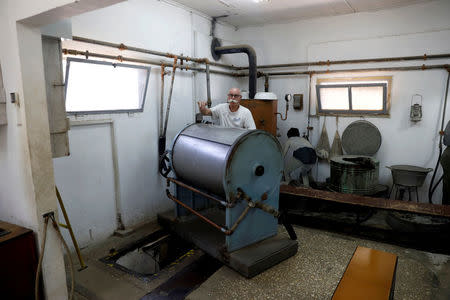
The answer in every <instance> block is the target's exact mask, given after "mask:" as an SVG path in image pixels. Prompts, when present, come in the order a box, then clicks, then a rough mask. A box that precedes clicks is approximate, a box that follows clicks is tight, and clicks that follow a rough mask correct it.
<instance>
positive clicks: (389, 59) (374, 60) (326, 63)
mask: <svg viewBox="0 0 450 300" xmlns="http://www.w3.org/2000/svg"><path fill="white" fill-rule="evenodd" d="M445 58H450V53H445V54H435V55H426V54H424V55H417V56H400V57H385V58H366V59H349V60H327V61H315V62H300V63H286V64H273V65H261V66H258V69H274V68H291V67H312V66H329V65H342V64H361V63H379V62H394V61H411V60H428V59H445ZM246 69H248V67H238V68H236V69H235V70H246Z"/></svg>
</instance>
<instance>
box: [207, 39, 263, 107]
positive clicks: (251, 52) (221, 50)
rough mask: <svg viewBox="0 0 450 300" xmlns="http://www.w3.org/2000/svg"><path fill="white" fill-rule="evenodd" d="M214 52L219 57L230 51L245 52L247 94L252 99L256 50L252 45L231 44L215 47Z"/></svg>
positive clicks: (254, 90) (230, 52)
mask: <svg viewBox="0 0 450 300" xmlns="http://www.w3.org/2000/svg"><path fill="white" fill-rule="evenodd" d="M214 52H215V53H216V55H217V56H219V57H220V55H222V54H232V53H245V54H247V56H248V77H249V78H248V94H249V98H250V99H253V98H254V97H255V94H256V79H257V72H256V52H255V49H253V47H251V46H249V45H233V46H223V47H215V48H214Z"/></svg>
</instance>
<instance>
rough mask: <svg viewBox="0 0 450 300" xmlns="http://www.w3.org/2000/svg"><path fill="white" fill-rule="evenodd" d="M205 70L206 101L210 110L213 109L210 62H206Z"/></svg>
mask: <svg viewBox="0 0 450 300" xmlns="http://www.w3.org/2000/svg"><path fill="white" fill-rule="evenodd" d="M205 69H206V97H207V98H206V99H207V104H208V108H211V84H210V80H209V61H208V60H206V62H205Z"/></svg>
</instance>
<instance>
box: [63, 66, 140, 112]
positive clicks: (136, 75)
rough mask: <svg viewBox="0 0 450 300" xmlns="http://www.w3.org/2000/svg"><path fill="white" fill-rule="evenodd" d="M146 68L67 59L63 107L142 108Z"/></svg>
mask: <svg viewBox="0 0 450 300" xmlns="http://www.w3.org/2000/svg"><path fill="white" fill-rule="evenodd" d="M147 77H148V70H147V69H136V68H129V67H123V66H116V67H113V66H112V65H102V64H93V63H84V62H77V61H71V62H70V67H69V77H68V78H69V79H68V83H67V84H68V85H67V91H66V110H67V111H68V112H74V111H110V110H136V109H140V108H142V103H143V100H144V95H145V88H146V82H147Z"/></svg>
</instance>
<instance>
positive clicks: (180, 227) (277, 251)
mask: <svg viewBox="0 0 450 300" xmlns="http://www.w3.org/2000/svg"><path fill="white" fill-rule="evenodd" d="M222 213H223V212H222V211H220V210H211V211H209V212H207V213H206V214H204V215H205V216H207V217H208V218H210V219H212V220H218V219H223V216H221V214H222ZM158 222H159V224H160V225H161V226H163V227H165V228H167V229H169V230H170V231H173V232H175V233H176V234H177V235H179V236H180V237H182V238H183V239H185V240H187V241H189V242H191V243H193V244H195V245H196V246H197V247H199V248H200V249H202V250H203V251H205V252H206V253H208V254H209V255H211V256H213V257H214V258H216V259H218V260H220V261H221V262H223V263H224V264H226V265H227V266H229V267H230V268H232V269H234V270H236V271H237V272H239V273H240V274H241V275H243V276H245V277H247V278H251V277H254V276H256V275H258V274H259V273H261V272H263V271H265V270H267V269H269V268H270V267H272V266H274V265H276V264H278V263H280V262H282V261H283V260H285V259H287V258H289V257H291V256H293V255H295V254H296V253H297V249H298V244H297V241H293V240H291V239H289V238H288V237H282V236H279V235H277V236H274V237H271V238H268V239H265V240H263V241H260V242H258V243H255V244H252V245H250V246H247V247H244V248H242V249H239V250H236V251H233V252H231V253H229V252H227V251H226V249H225V235H224V234H223V233H221V232H219V231H218V230H217V229H215V228H213V227H211V226H209V225H208V224H206V223H205V222H204V221H202V220H200V219H199V218H197V217H192V218H191V217H184V218H183V220H180V219H177V218H176V217H175V214H174V213H173V212H172V211H170V212H166V213H162V214H158Z"/></svg>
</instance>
